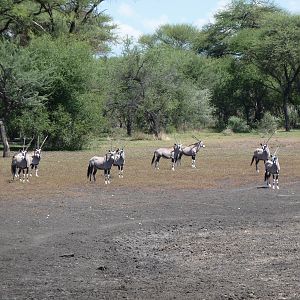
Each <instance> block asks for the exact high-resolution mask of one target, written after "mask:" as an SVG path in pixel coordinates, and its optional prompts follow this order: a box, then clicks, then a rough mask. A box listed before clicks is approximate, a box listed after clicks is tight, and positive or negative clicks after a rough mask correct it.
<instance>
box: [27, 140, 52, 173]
mask: <svg viewBox="0 0 300 300" xmlns="http://www.w3.org/2000/svg"><path fill="white" fill-rule="evenodd" d="M47 138H48V135H47V136H46V137H45V139H44V140H43V142H42V145H41V146H40V145H39V137H38V141H37V147H36V149H34V150H33V152H32V153H30V154H29V158H30V167H31V172H30V176H32V174H31V173H32V170H33V169H35V176H36V177H39V175H38V170H39V169H38V167H39V163H40V161H41V153H42V148H43V146H44V143H45V142H46V140H47Z"/></svg>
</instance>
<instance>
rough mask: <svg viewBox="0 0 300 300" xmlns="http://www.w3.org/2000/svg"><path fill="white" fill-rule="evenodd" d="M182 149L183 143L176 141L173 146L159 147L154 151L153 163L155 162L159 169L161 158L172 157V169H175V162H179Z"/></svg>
mask: <svg viewBox="0 0 300 300" xmlns="http://www.w3.org/2000/svg"><path fill="white" fill-rule="evenodd" d="M181 151H182V145H181V144H177V143H175V144H174V146H173V147H172V148H159V149H156V150H155V151H154V154H153V158H152V161H151V165H153V164H154V163H155V169H157V170H159V160H160V159H161V158H166V159H171V161H172V170H173V171H174V170H175V163H176V162H177V159H178V156H179V154H180V152H181Z"/></svg>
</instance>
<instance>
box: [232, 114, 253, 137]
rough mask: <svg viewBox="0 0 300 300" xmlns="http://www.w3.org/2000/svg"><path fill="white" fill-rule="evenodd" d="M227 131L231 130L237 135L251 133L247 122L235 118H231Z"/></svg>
mask: <svg viewBox="0 0 300 300" xmlns="http://www.w3.org/2000/svg"><path fill="white" fill-rule="evenodd" d="M227 129H231V130H232V131H233V132H235V133H240V132H249V126H248V125H247V123H246V121H245V120H243V119H242V118H239V117H235V116H232V117H230V118H229V120H228V126H227Z"/></svg>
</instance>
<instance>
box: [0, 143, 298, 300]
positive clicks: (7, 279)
mask: <svg viewBox="0 0 300 300" xmlns="http://www.w3.org/2000/svg"><path fill="white" fill-rule="evenodd" d="M278 142H281V143H282V144H284V145H285V147H286V150H288V151H281V152H280V153H281V156H279V157H280V162H281V166H282V173H281V175H280V176H281V177H280V190H275V191H274V190H272V189H267V188H265V186H264V183H263V167H262V164H261V163H260V169H261V173H260V174H256V173H255V170H254V169H255V168H254V166H251V167H250V165H249V164H250V160H251V155H252V153H251V151H250V152H249V149H251V147H249V145H251V141H242V142H241V143H240V144H239V146H238V147H236V148H235V149H234V153H233V154H230V149H232V147H233V146H235V145H232V144H231V143H230V142H226V141H223V144H222V146H223V148H224V147H225V148H226V149H228V151H227V152H226V153H227V154H226V155H224V151H223V150H224V149H223V150H221V149H220V147H219V148H218V147H217V146H218V145H217V143H215V144H214V145H213V146H214V151H213V152H212V153H209V152H206V153H205V152H204V151H207V149H206V150H203V152H201V153H200V154H199V156H198V157H197V169H191V167H190V160H189V159H187V158H184V161H183V164H182V165H181V166H179V167H178V168H177V169H176V170H175V172H172V171H170V165H169V162H168V161H161V169H160V170H159V171H154V170H153V169H152V168H151V166H150V161H151V158H152V153H153V150H154V149H153V148H152V149H146V148H145V149H143V148H139V147H138V146H137V147H136V149H138V150H137V152H139V151H140V153H141V155H139V158H136V153H137V152H135V154H130V153H133V152H134V151H133V150H134V149H133V148H130V147H128V151H127V162H126V169H125V174H124V175H125V176H124V178H123V179H120V178H118V176H117V170H116V169H114V170H113V172H112V173H113V180H112V183H111V184H110V185H108V186H105V185H104V180H103V176H102V174H101V173H97V182H96V183H90V182H88V181H87V180H86V178H85V177H86V168H87V161H88V159H89V158H90V157H91V156H92V155H94V153H93V152H92V151H87V152H76V153H70V156H69V157H68V159H67V162H66V163H65V164H61V161H62V160H63V157H64V156H66V153H61V152H56V153H55V152H54V153H53V152H52V153H50V152H49V153H47V152H46V153H44V156H43V161H42V162H41V171H40V175H41V177H40V178H32V179H31V182H30V183H24V184H22V183H20V182H16V181H15V182H11V176H10V173H9V166H10V160H9V159H8V160H7V159H1V160H0V166H1V170H0V176H1V178H0V188H1V194H0V226H1V227H0V228H1V232H0V299H272V300H273V299H300V280H299V278H300V234H299V232H300V184H299V183H300V172H299V170H300V165H299V164H300V162H299V158H300V155H299V151H300V147H299V141H292V140H282V141H278ZM252 148H253V147H252ZM247 149H248V150H247ZM201 151H202V150H201ZM142 153H143V154H142ZM143 155H144V156H143ZM216 158H218V159H216ZM53 165H54V166H55V167H54V168H53ZM50 166H51V167H50Z"/></svg>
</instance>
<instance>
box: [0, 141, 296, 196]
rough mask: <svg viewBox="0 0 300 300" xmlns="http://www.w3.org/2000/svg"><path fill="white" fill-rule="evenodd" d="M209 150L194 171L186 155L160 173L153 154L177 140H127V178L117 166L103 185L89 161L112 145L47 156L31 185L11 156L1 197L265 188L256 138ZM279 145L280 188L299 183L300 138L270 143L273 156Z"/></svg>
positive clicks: (210, 144) (3, 163)
mask: <svg viewBox="0 0 300 300" xmlns="http://www.w3.org/2000/svg"><path fill="white" fill-rule="evenodd" d="M181 142H182V143H183V144H185V145H187V144H190V143H192V142H194V141H193V139H192V138H191V137H186V138H185V139H183V140H182V141H181ZM204 142H205V144H206V148H204V149H201V150H200V152H199V153H198V155H197V157H196V166H197V168H196V169H192V168H191V158H190V157H183V159H182V164H181V166H178V167H177V168H176V170H175V171H174V172H173V171H171V170H170V161H169V160H164V159H161V161H160V170H154V168H153V167H152V166H151V159H152V156H153V151H154V150H155V149H156V148H158V147H161V146H166V147H169V146H172V141H166V140H164V141H134V142H130V141H126V146H125V150H126V165H125V168H124V178H123V179H120V178H118V175H117V174H118V172H117V168H116V167H114V168H113V169H112V182H111V184H110V185H107V186H106V185H105V184H104V178H103V172H102V171H98V172H97V181H96V183H90V182H89V181H88V180H87V176H86V172H87V165H88V161H89V159H90V158H91V157H92V156H94V155H98V156H101V155H104V153H105V151H106V150H107V149H108V148H110V146H111V143H110V142H109V141H107V142H103V144H101V146H100V147H99V149H97V150H87V151H78V152H67V151H65V152H47V151H44V152H43V153H42V155H43V156H42V160H41V163H40V173H39V174H40V177H39V178H35V177H32V178H30V182H29V183H20V182H19V181H17V180H15V181H12V176H11V173H10V164H11V158H1V159H0V189H1V194H0V196H1V198H2V199H11V198H14V197H18V196H22V195H23V197H25V198H26V197H34V195H36V196H42V195H45V196H47V197H48V196H51V194H62V195H67V194H68V195H69V194H70V195H72V194H73V195H77V196H80V195H81V194H82V195H84V193H80V188H82V189H83V190H84V189H86V188H91V189H93V188H94V189H97V191H98V189H99V192H100V191H101V190H102V189H109V190H113V189H115V188H121V187H124V188H128V189H143V190H145V192H146V191H147V190H148V189H157V190H163V189H208V188H232V187H238V186H245V185H249V184H251V185H252V184H253V185H255V186H261V185H263V176H264V167H263V163H262V162H260V163H259V167H260V170H261V172H260V173H259V174H257V173H256V172H255V166H254V165H252V166H250V162H251V158H252V154H253V151H254V149H255V148H256V147H258V146H259V141H258V138H257V137H255V136H235V137H232V136H220V135H219V136H217V137H215V136H207V137H206V138H204ZM278 146H279V147H280V149H279V152H278V156H279V160H280V165H281V173H280V179H279V182H280V185H281V186H282V185H284V184H288V183H289V182H295V181H299V180H300V139H299V138H297V137H294V136H292V137H289V136H283V137H277V138H273V139H272V141H270V148H271V150H272V152H274V151H275V149H276V147H278Z"/></svg>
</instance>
